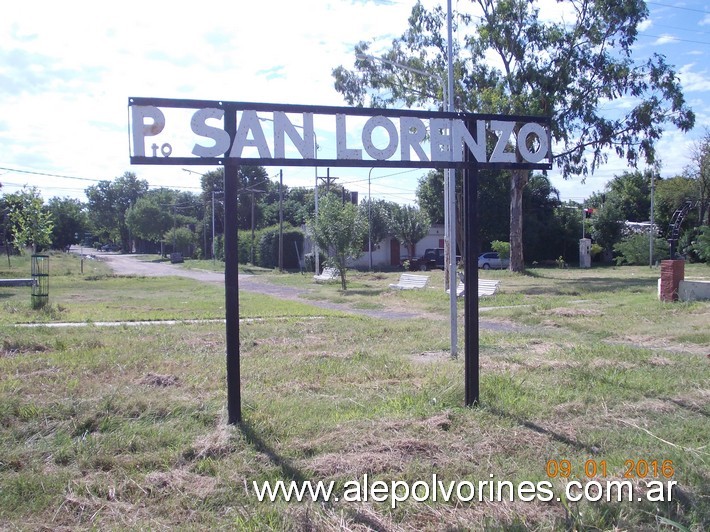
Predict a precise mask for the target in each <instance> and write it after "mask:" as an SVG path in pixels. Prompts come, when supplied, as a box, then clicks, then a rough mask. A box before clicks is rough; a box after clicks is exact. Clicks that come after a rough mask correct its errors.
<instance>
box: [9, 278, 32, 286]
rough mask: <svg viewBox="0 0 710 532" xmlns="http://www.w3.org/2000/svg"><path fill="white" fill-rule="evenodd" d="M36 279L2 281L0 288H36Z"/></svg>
mask: <svg viewBox="0 0 710 532" xmlns="http://www.w3.org/2000/svg"><path fill="white" fill-rule="evenodd" d="M36 284H37V280H36V279H0V286H35V285H36Z"/></svg>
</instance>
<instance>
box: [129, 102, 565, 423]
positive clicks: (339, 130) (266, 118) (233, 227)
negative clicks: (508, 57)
mask: <svg viewBox="0 0 710 532" xmlns="http://www.w3.org/2000/svg"><path fill="white" fill-rule="evenodd" d="M128 110H129V112H128V120H129V146H130V149H129V150H130V161H131V164H149V165H179V166H186V165H220V166H223V167H224V197H225V213H224V215H225V221H224V223H225V227H224V254H225V268H224V281H225V300H226V301H225V303H226V305H225V317H226V348H227V411H228V421H229V423H239V422H241V420H242V413H241V384H240V382H241V376H240V360H239V356H240V355H239V260H238V253H237V245H238V244H237V206H236V198H237V186H238V182H239V180H238V171H239V166H241V165H249V166H327V167H331V166H332V167H366V168H383V167H390V168H391V167H396V168H458V169H462V170H463V172H464V211H465V212H464V220H465V239H464V242H465V244H464V253H463V256H464V265H465V268H464V275H465V279H466V284H468V285H469V286H476V285H477V284H478V264H477V261H476V253H477V250H478V217H477V212H476V198H477V194H478V169H479V168H480V169H486V168H488V169H491V168H498V169H519V170H549V169H551V168H552V164H551V161H552V155H551V150H550V146H551V141H550V138H551V136H550V120H549V118H546V117H527V116H508V115H481V114H472V113H442V112H426V111H412V110H396V109H365V108H352V107H323V106H304V105H285V104H266V103H244V102H224V101H209V100H173V99H165V98H129V99H128ZM469 294H477V291H476V290H466V297H465V301H464V330H465V350H464V353H465V354H464V357H465V358H464V372H465V377H464V380H465V404H466V405H467V406H470V405H474V404H477V403H478V401H479V367H478V366H479V362H478V352H479V346H478V297H477V295H474V296H472V297H469Z"/></svg>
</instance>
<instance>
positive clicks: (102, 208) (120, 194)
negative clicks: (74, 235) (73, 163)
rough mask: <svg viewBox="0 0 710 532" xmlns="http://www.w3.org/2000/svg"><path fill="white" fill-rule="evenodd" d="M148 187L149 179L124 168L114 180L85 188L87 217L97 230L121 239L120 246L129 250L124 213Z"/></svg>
mask: <svg viewBox="0 0 710 532" xmlns="http://www.w3.org/2000/svg"><path fill="white" fill-rule="evenodd" d="M147 191H148V182H147V181H145V180H143V179H138V178H137V177H136V174H134V173H133V172H125V173H124V174H123V175H122V176H121V177H117V178H116V179H114V180H113V181H99V183H98V184H96V185H92V186H90V187H88V188H87V189H86V190H85V193H86V197H87V198H88V200H89V202H88V211H89V219H90V221H91V222H92V223H93V224H94V226H95V229H96V230H97V231H98V232H100V233H103V234H104V235H105V236H107V237H108V238H112V239H118V240H120V241H121V247H122V248H123V249H124V250H129V249H130V242H129V240H130V233H129V230H128V226H127V225H126V213H127V212H128V209H129V208H130V207H131V205H134V204H135V203H136V202H137V201H138V198H140V197H141V196H143V195H144V194H145V193H146V192H147Z"/></svg>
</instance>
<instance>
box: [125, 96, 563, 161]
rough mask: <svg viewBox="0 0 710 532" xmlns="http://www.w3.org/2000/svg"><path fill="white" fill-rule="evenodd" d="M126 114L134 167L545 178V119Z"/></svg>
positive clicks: (340, 112)
mask: <svg viewBox="0 0 710 532" xmlns="http://www.w3.org/2000/svg"><path fill="white" fill-rule="evenodd" d="M128 105H129V110H130V112H129V122H130V127H129V131H130V147H131V151H130V157H131V163H132V164H176V165H189V164H197V165H212V164H213V165H223V164H225V162H226V161H227V160H229V161H231V162H232V163H235V164H240V165H241V164H247V165H259V166H333V167H335V166H340V167H367V168H373V167H375V168H376V167H398V168H408V167H409V168H465V167H467V166H471V165H477V166H478V168H481V169H483V168H521V169H530V170H534V169H539V170H544V169H550V168H551V165H550V160H551V158H550V128H549V119H547V118H543V117H525V116H506V115H482V114H472V113H442V112H427V111H412V110H398V109H365V108H352V107H324V106H306V105H285V104H264V103H245V102H223V101H208V100H171V99H158V98H130V99H129V101H128ZM230 123H233V131H230V127H229V124H230Z"/></svg>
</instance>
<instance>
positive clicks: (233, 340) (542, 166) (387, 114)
mask: <svg viewBox="0 0 710 532" xmlns="http://www.w3.org/2000/svg"><path fill="white" fill-rule="evenodd" d="M134 106H136V107H151V108H157V109H159V108H161V107H163V108H173V109H176V108H177V109H196V110H198V111H199V110H205V109H210V110H217V112H216V113H213V114H216V115H221V117H220V119H223V121H224V132H225V133H226V134H227V135H229V146H227V148H228V149H225V152H224V156H221V157H217V156H211V157H199V156H193V157H185V156H180V157H172V156H171V150H164V151H163V150H161V155H160V156H158V155H157V151H156V150H153V152H154V155H153V156H145V155H135V154H134V153H132V152H131V150H132V149H133V150H134V151H135V141H136V138H135V137H136V133H137V132H138V133H139V136H141V135H142V137H141V139H140V142H144V140H145V137H146V136H153V135H154V134H155V133H154V132H151V130H150V124H145V123H144V122H143V123H141V124H140V128H137V126H136V125H135V124H134V123H132V120H131V119H132V118H133V116H132V111H133V110H132V109H131V108H132V107H134ZM245 111H246V112H265V113H277V112H279V113H294V114H299V113H300V114H304V113H305V114H308V113H311V114H316V115H334V116H337V115H344V116H346V117H347V116H359V117H369V119H373V117H382V120H381V121H380V122H378V124H377V125H380V124H385V125H387V122H386V120H387V119H397V118H400V119H401V118H402V117H405V118H406V117H409V118H411V119H413V120H444V121H448V123H451V124H453V121H460V123H461V124H463V125H464V127H465V129H466V131H467V132H468V134H469V135H470V138H472V139H477V140H478V139H479V137H480V133H481V131H482V130H481V128H480V124H481V122H482V121H483V122H486V123H488V124H490V125H495V126H502V127H503V131H504V132H503V134H501V136H500V137H499V138H498V139H497V142H498V143H500V142H501V139H503V140H504V141H505V143H506V144H507V142H508V140H509V136H510V135H508V138H505V139H504V138H503V137H504V136H505V131H506V130H509V131H510V132H513V131H514V130H515V133H516V134H517V132H518V131H520V130H521V129H522V128H519V127H517V126H515V125H513V126H512V127H509V126H508V124H511V123H513V124H519V123H526V124H531V123H532V124H538V125H539V126H540V127H542V128H543V130H544V132H545V134H546V138H545V139H544V142H543V139H542V138H540V137H541V135H539V134H537V133H536V132H533V133H535V134H537V136H538V139H539V145H540V150H542V146H543V145H545V153H544V154H542V155H543V156H544V157H543V158H544V159H546V160H545V161H544V162H542V160H541V161H538V162H530V161H524V160H523V157H522V156H521V153H520V149H519V148H520V141H518V146H517V147H516V150H515V152H506V153H507V155H506V156H505V157H504V158H505V159H506V160H504V161H479V160H476V157H474V154H473V153H472V150H471V149H464V150H463V151H464V153H463V157H462V158H461V160H458V161H456V160H451V159H452V157H449V159H448V160H427V161H424V160H417V161H411V160H390V159H389V158H383V159H376V158H373V159H343V158H332V157H331V158H321V159H319V158H318V157H317V150H315V149H314V153H313V155H314V156H313V157H300V158H290V157H285V156H284V157H261V156H260V157H241V156H231V155H230V152H231V149H232V146H233V144H234V142H235V138H237V131H238V123H237V115H238V113H240V112H242V113H243V112H245ZM128 112H129V117H128V121H129V128H128V133H129V158H130V163H131V164H136V165H174V166H188V165H200V166H222V167H223V168H224V197H225V234H224V247H225V318H226V325H225V328H226V359H227V411H228V422H229V423H230V424H235V423H241V421H242V411H241V369H240V346H239V261H238V259H239V257H238V249H237V246H238V239H237V230H238V226H237V205H236V203H237V202H236V198H237V193H238V192H239V191H238V183H239V179H238V174H239V167H240V166H244V165H246V166H282V167H283V166H286V167H288V166H316V167H324V166H325V167H364V168H453V169H459V170H462V171H463V175H464V237H465V238H464V250H463V258H464V276H465V280H466V284H467V285H469V286H474V287H475V286H477V285H478V263H477V253H478V245H479V241H478V240H479V239H478V212H477V208H476V202H477V195H478V170H479V169H499V170H500V169H508V170H516V169H517V170H550V169H551V168H552V162H551V160H552V155H551V145H552V143H551V121H550V118H549V117H541V116H522V115H496V114H475V113H449V112H438V111H431V112H430V111H418V110H409V109H406V110H401V109H375V108H364V107H329V106H318V105H291V104H269V103H253V102H252V103H250V102H227V101H216V100H190V99H170V98H142V97H130V98H129V99H128ZM153 114H154V115H155V116H159V115H158V114H157V113H153ZM139 116H140V115H139ZM141 120H143V118H141ZM441 123H442V122H440V124H441ZM153 125H154V126H155V124H153ZM158 126H159V124H158V125H157V126H155V127H153V130H157V129H161V130H162V128H159V127H158ZM146 131H147V132H148V134H147V135H146ZM450 131H453V127H452V128H451V130H450ZM486 131H491V129H487V130H486ZM141 132H142V133H141ZM193 132H194V129H193ZM486 134H487V133H486ZM452 136H453V135H452ZM305 137H306V132H305V131H304V135H303V140H305ZM314 142H315V134H314ZM481 142H484V140H481ZM487 142H488V141H487V140H485V142H484V145H486V146H487ZM523 142H524V143H525V142H527V135H526V136H525V139H524V140H523ZM469 148H470V146H469ZM139 153H143V154H144V153H145V145H143V146H141V148H140V149H139ZM486 153H487V151H486ZM510 155H514V159H515V160H511V159H512V158H511V157H510ZM538 155H539V154H538ZM474 294H475V295H474ZM464 334H465V345H464V373H465V375H464V387H465V398H464V402H465V404H466V406H473V405H476V404H478V403H479V380H480V378H479V377H480V375H479V329H478V297H477V292H476V291H475V290H467V291H466V293H465V299H464Z"/></svg>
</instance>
